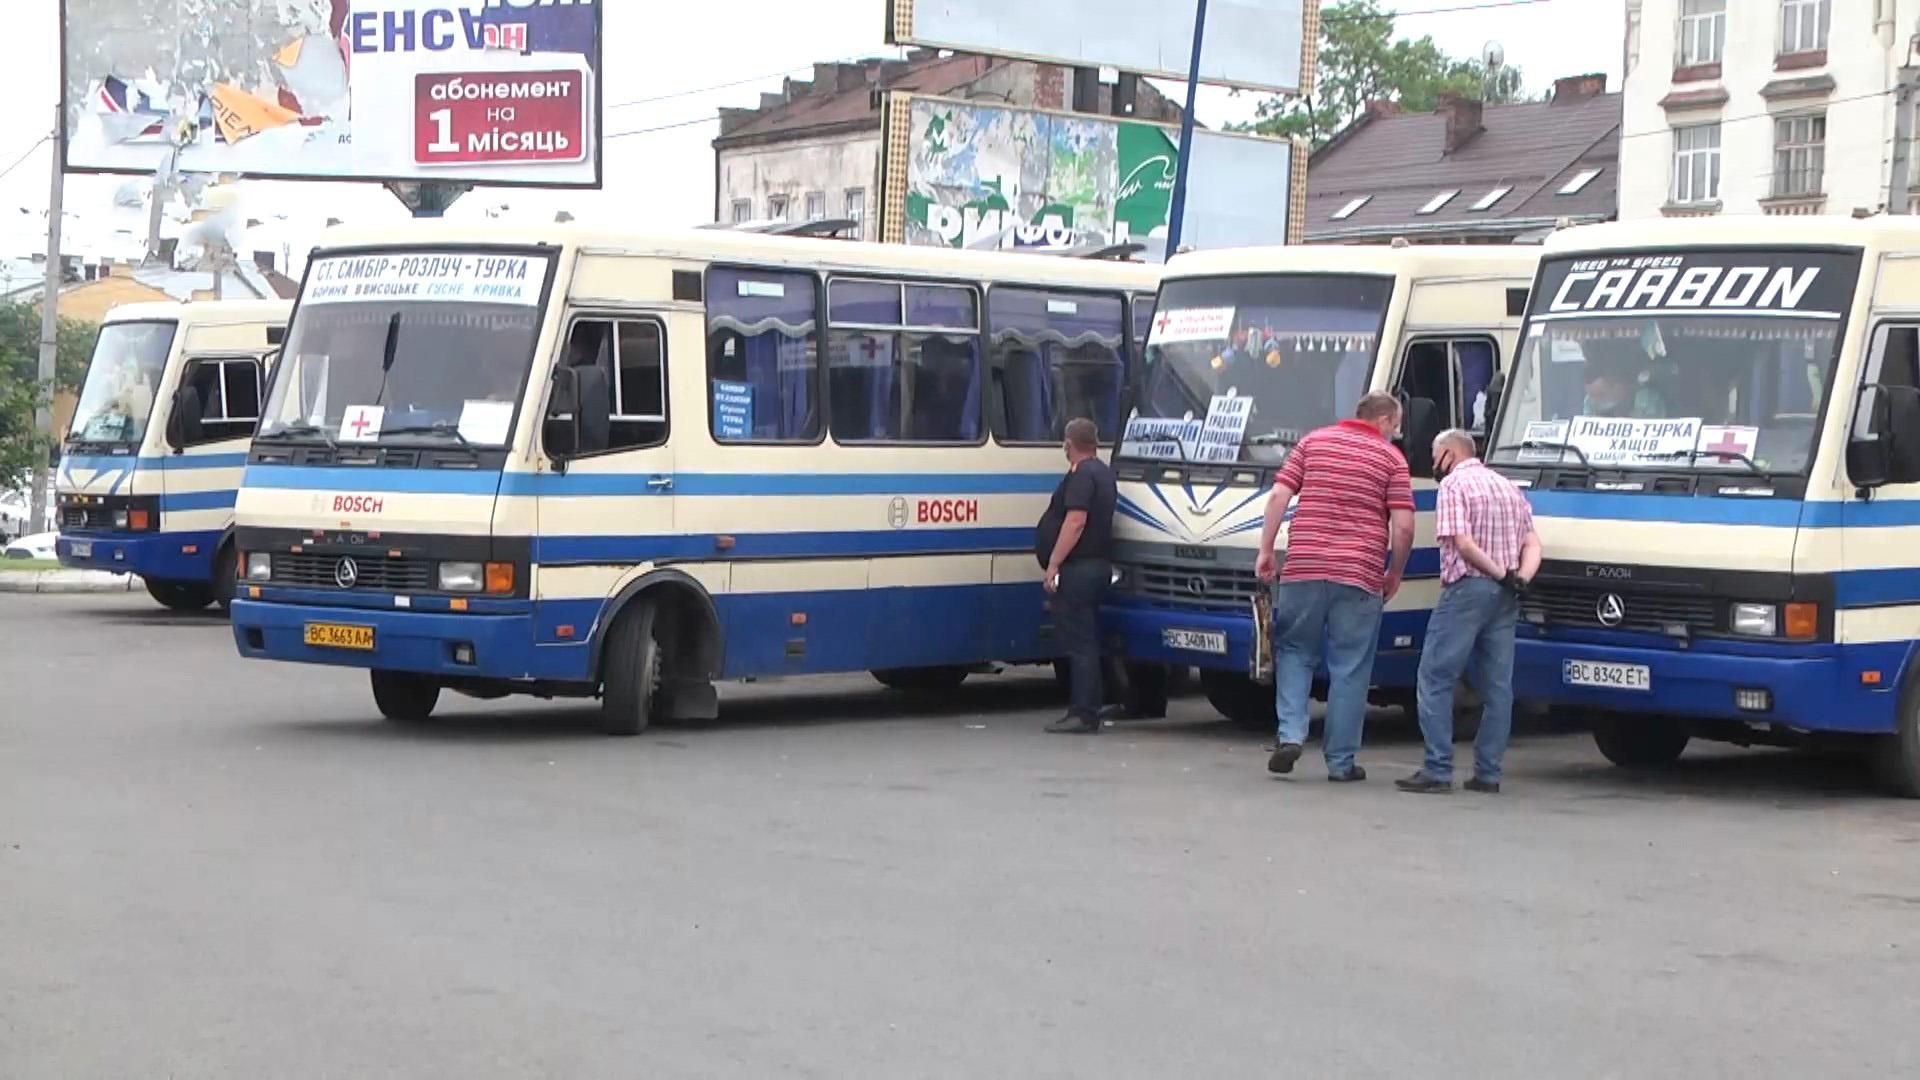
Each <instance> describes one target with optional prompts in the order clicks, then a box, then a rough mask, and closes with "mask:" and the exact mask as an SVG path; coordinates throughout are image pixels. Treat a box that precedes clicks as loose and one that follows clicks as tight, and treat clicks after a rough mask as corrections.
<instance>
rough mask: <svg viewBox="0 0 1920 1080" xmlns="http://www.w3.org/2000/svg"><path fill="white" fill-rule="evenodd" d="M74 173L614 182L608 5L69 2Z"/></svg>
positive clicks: (65, 44)
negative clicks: (605, 140)
mask: <svg viewBox="0 0 1920 1080" xmlns="http://www.w3.org/2000/svg"><path fill="white" fill-rule="evenodd" d="M60 30H61V58H62V64H61V68H62V70H61V93H62V95H63V97H62V105H63V107H64V108H65V109H66V118H67V141H66V145H65V146H64V147H63V153H64V162H65V165H66V168H68V169H69V170H72V171H76V172H133V173H153V172H156V171H166V172H173V171H177V172H205V173H242V174H245V175H248V176H255V177H275V178H282V179H323V180H331V179H354V180H452V181H464V182H472V183H482V184H502V185H516V184H519V185H538V186H546V187H598V186H599V184H600V77H599V76H600V38H601V34H600V30H601V22H600V5H599V4H598V3H597V2H596V0H219V2H217V3H215V2H208V0H62V3H61V9H60Z"/></svg>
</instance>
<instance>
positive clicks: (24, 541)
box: [0, 532, 60, 561]
mask: <svg viewBox="0 0 1920 1080" xmlns="http://www.w3.org/2000/svg"><path fill="white" fill-rule="evenodd" d="M59 535H60V534H59V533H50V532H45V533H34V534H33V535H32V536H23V537H21V538H20V539H18V540H15V541H14V542H12V543H11V544H8V545H7V549H6V552H5V554H4V556H0V557H4V558H8V559H46V560H49V561H50V560H52V559H53V558H54V551H53V542H54V540H55V539H57V538H58V537H59Z"/></svg>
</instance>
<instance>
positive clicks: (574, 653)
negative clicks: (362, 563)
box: [231, 597, 589, 682]
mask: <svg viewBox="0 0 1920 1080" xmlns="http://www.w3.org/2000/svg"><path fill="white" fill-rule="evenodd" d="M355 599H356V600H358V599H360V598H359V597H356V598H355ZM387 600H388V603H387V606H386V607H384V608H377V607H371V606H358V605H356V606H345V605H340V604H337V603H336V604H324V603H310V602H298V603H288V602H283V601H275V600H262V599H249V598H241V599H236V600H235V601H234V604H233V612H232V616H231V622H232V625H233V641H234V645H235V647H237V648H238V649H239V650H240V655H241V656H245V657H249V658H252V659H257V660H291V661H296V662H299V663H306V664H328V665H332V666H335V667H359V668H378V669H381V670H387V671H411V672H417V673H420V674H426V675H440V676H445V677H448V678H463V679H478V680H529V679H537V680H547V681H554V682H586V681H587V680H588V678H589V672H588V665H587V656H588V650H587V648H586V646H585V645H584V644H569V645H556V646H546V647H540V646H536V645H535V644H534V640H535V639H534V633H535V615H534V613H533V612H532V611H531V610H529V605H527V604H526V603H525V602H518V603H517V604H516V605H514V606H517V607H518V609H519V610H510V609H509V610H501V609H494V610H488V611H465V612H455V611H450V610H446V608H445V605H446V603H447V601H446V600H445V599H444V598H442V599H439V600H437V605H438V606H440V607H441V610H438V611H429V610H394V608H393V605H392V600H391V598H387ZM421 602H422V603H426V602H430V601H429V598H421ZM476 603H478V601H476ZM496 603H499V604H501V606H502V607H506V606H507V605H506V604H505V603H503V602H496ZM317 623H330V624H334V625H336V626H351V627H368V628H371V629H372V631H373V642H372V647H371V648H367V649H348V648H337V647H327V646H320V645H309V644H307V634H306V631H307V627H308V626H311V625H314V624H317Z"/></svg>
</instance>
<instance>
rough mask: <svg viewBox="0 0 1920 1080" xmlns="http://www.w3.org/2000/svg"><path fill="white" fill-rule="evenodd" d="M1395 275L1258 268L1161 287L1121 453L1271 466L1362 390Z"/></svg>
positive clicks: (1345, 409) (1336, 416) (1348, 406)
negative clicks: (1262, 271)
mask: <svg viewBox="0 0 1920 1080" xmlns="http://www.w3.org/2000/svg"><path fill="white" fill-rule="evenodd" d="M1392 296H1393V279H1392V278H1390V277H1383V276H1381V277H1376V276H1359V275H1348V274H1312V275H1309V274H1265V275H1259V276H1249V277H1220V278H1194V279H1190V280H1184V281H1171V282H1168V283H1167V284H1166V286H1165V287H1164V288H1162V290H1161V292H1160V299H1159V303H1158V305H1157V306H1156V308H1155V312H1154V316H1153V322H1152V325H1151V327H1150V329H1149V337H1148V345H1147V358H1146V362H1147V370H1146V382H1145V390H1144V392H1143V393H1142V394H1141V396H1140V400H1139V402H1138V405H1137V406H1136V408H1135V410H1134V413H1133V415H1132V416H1131V417H1130V418H1129V419H1128V421H1127V427H1126V434H1125V439H1124V441H1123V442H1122V444H1121V447H1120V451H1119V453H1120V456H1122V457H1140V458H1154V459H1162V460H1188V461H1195V462H1209V463H1216V464H1232V463H1235V462H1241V461H1257V462H1273V461H1278V460H1279V459H1281V458H1283V457H1285V456H1286V452H1287V450H1288V448H1290V447H1292V446H1293V445H1294V444H1295V443H1297V442H1299V441H1300V439H1301V437H1303V436H1304V435H1305V434H1306V433H1307V432H1308V431H1311V430H1313V429H1314V428H1317V427H1322V426H1324V425H1327V424H1331V423H1333V422H1334V421H1336V420H1338V419H1339V418H1340V417H1342V416H1345V415H1346V414H1347V412H1348V411H1349V410H1350V409H1352V408H1353V405H1354V402H1356V401H1358V400H1359V399H1360V395H1361V394H1362V393H1363V392H1365V390H1366V387H1367V383H1368V378H1369V376H1370V375H1371V373H1372V370H1373V359H1374V354H1375V352H1376V351H1377V349H1378V348H1379V344H1380V331H1381V326H1382V324H1383V323H1384V321H1385V318H1386V312H1387V302H1388V301H1389V300H1390V299H1391V298H1392Z"/></svg>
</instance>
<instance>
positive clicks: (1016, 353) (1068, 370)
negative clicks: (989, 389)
mask: <svg viewBox="0 0 1920 1080" xmlns="http://www.w3.org/2000/svg"><path fill="white" fill-rule="evenodd" d="M991 314H992V331H993V350H994V356H995V363H996V366H997V368H998V374H999V380H1000V409H1001V415H1000V416H999V417H998V418H997V419H998V420H999V422H1000V427H1001V432H1000V434H1001V437H1002V438H1005V439H1007V440H1009V441H1014V442H1051V441H1053V440H1056V439H1058V438H1060V436H1061V434H1062V432H1063V431H1064V429H1065V427H1066V422H1067V421H1068V420H1071V419H1074V418H1075V417H1081V416H1084V417H1086V418H1088V419H1090V420H1092V421H1093V422H1094V424H1095V426H1097V427H1098V428H1099V430H1100V434H1101V436H1102V437H1103V438H1112V437H1113V436H1114V434H1116V433H1117V431H1118V429H1119V425H1120V389H1121V381H1122V378H1123V364H1122V361H1121V347H1122V344H1123V341H1122V334H1123V333H1124V332H1125V327H1126V321H1125V315H1124V312H1123V310H1122V305H1121V302H1120V300H1119V299H1118V298H1117V297H1099V296H1082V295H1076V294H1071V293H1045V292H1040V291H1037V290H1030V289H996V290H995V291H994V293H993V298H992V312H991Z"/></svg>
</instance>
